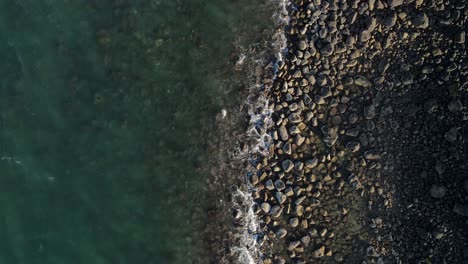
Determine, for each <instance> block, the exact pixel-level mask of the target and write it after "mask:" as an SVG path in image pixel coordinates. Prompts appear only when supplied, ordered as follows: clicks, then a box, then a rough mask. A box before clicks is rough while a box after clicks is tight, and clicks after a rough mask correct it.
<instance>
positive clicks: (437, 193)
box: [429, 184, 447, 199]
mask: <svg viewBox="0 0 468 264" xmlns="http://www.w3.org/2000/svg"><path fill="white" fill-rule="evenodd" d="M429 192H430V194H431V196H432V197H433V198H436V199H441V198H443V197H444V196H445V194H446V193H447V188H445V187H444V186H442V185H435V184H434V185H432V187H431V189H430V191H429Z"/></svg>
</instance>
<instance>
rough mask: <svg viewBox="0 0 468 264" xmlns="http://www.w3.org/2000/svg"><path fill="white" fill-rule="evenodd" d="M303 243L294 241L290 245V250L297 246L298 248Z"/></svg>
mask: <svg viewBox="0 0 468 264" xmlns="http://www.w3.org/2000/svg"><path fill="white" fill-rule="evenodd" d="M300 244H301V242H300V241H292V242H290V243H289V245H288V250H289V251H293V250H294V249H295V248H297V247H298V246H299V245H300Z"/></svg>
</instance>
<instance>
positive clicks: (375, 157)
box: [364, 150, 380, 160]
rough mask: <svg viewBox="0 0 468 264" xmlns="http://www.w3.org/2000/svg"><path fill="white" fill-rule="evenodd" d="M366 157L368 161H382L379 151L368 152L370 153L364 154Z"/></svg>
mask: <svg viewBox="0 0 468 264" xmlns="http://www.w3.org/2000/svg"><path fill="white" fill-rule="evenodd" d="M364 157H365V158H366V159H367V160H378V159H380V155H379V153H378V152H377V151H375V150H368V151H366V152H364Z"/></svg>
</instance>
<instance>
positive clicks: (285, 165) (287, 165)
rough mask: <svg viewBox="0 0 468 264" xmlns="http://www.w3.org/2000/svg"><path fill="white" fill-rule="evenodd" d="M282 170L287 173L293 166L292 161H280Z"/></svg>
mask: <svg viewBox="0 0 468 264" xmlns="http://www.w3.org/2000/svg"><path fill="white" fill-rule="evenodd" d="M281 166H282V167H283V170H284V172H286V173H288V172H290V171H291V170H292V169H293V168H294V163H293V162H292V161H291V160H285V161H283V162H282V163H281Z"/></svg>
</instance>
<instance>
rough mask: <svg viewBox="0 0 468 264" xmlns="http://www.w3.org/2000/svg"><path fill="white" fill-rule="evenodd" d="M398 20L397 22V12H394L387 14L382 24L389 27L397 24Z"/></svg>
mask: <svg viewBox="0 0 468 264" xmlns="http://www.w3.org/2000/svg"><path fill="white" fill-rule="evenodd" d="M396 22H397V15H396V12H392V13H391V14H390V15H388V16H386V17H385V18H384V19H383V20H382V25H383V26H385V27H387V28H391V27H393V26H395V24H396Z"/></svg>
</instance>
